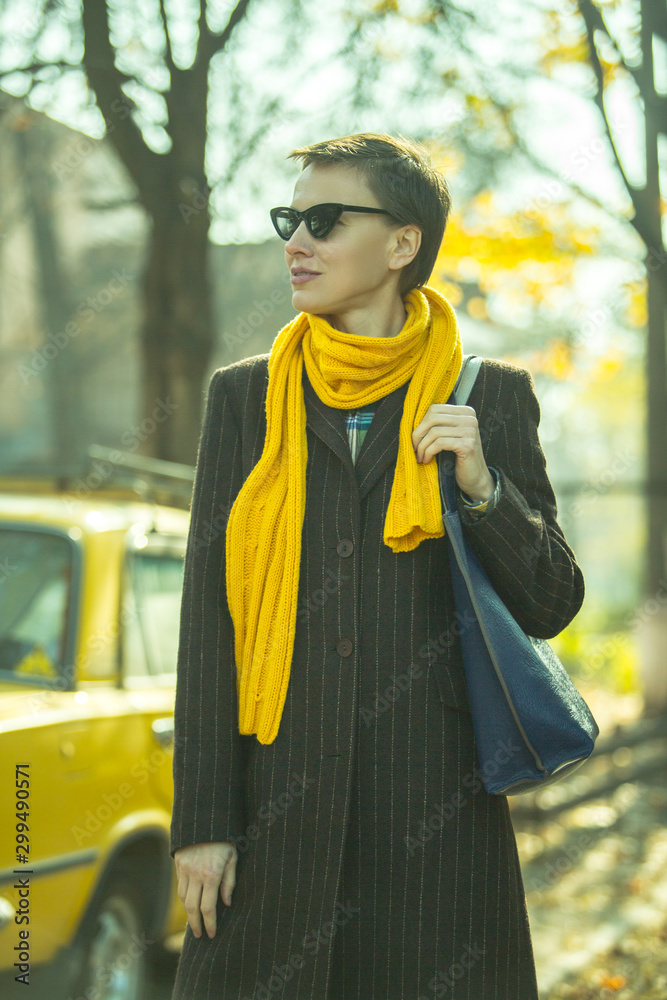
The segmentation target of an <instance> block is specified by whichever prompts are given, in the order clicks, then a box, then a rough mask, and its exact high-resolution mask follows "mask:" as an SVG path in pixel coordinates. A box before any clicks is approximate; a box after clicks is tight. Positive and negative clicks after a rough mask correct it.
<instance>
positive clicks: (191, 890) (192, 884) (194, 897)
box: [179, 879, 203, 938]
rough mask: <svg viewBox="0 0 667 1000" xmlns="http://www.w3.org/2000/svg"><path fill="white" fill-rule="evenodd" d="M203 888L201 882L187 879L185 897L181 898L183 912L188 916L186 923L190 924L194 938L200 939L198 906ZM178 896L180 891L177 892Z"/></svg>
mask: <svg viewBox="0 0 667 1000" xmlns="http://www.w3.org/2000/svg"><path fill="white" fill-rule="evenodd" d="M202 889H203V886H202V884H201V882H199V881H196V880H195V879H189V880H188V884H187V888H186V891H185V895H184V896H181V902H182V903H183V906H184V908H185V912H186V913H187V915H188V923H189V924H190V929H191V931H192V933H193V934H194V936H195V937H196V938H198V937H201V935H202V929H201V913H200V908H199V907H200V904H201V897H202ZM179 896H180V891H179Z"/></svg>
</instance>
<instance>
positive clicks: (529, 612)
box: [458, 367, 584, 639]
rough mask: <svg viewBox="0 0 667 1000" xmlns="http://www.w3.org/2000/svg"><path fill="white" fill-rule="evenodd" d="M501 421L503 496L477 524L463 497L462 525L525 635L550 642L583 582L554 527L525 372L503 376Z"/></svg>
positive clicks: (577, 601)
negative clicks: (504, 382)
mask: <svg viewBox="0 0 667 1000" xmlns="http://www.w3.org/2000/svg"><path fill="white" fill-rule="evenodd" d="M505 381H506V392H505V393H504V394H503V397H504V406H503V410H502V413H503V419H502V420H501V422H500V426H499V429H498V435H499V436H498V440H497V443H496V447H495V448H494V450H493V458H492V459H490V464H491V465H492V466H493V467H494V468H495V469H496V470H497V472H498V475H499V479H500V497H499V500H498V503H497V504H496V506H495V507H494V508H493V509H492V510H490V511H489V512H488V513H486V514H484V515H482V516H480V517H479V518H478V519H473V518H472V517H471V516H470V514H469V512H468V511H467V510H466V507H465V504H464V503H463V501H462V499H461V497H460V496H459V498H458V509H459V513H460V516H461V523H462V525H463V528H464V530H465V531H466V534H467V537H468V539H469V541H470V543H471V544H472V546H473V547H474V549H475V551H476V553H477V555H478V557H479V559H480V562H481V563H482V565H483V567H484V569H485V570H486V573H487V575H488V577H489V579H490V581H491V583H492V584H493V586H494V588H495V590H496V593H497V594H498V595H499V596H500V598H501V599H502V600H503V602H504V603H505V605H506V606H507V608H508V609H509V611H510V612H511V613H512V615H513V616H514V617H515V619H516V620H517V622H518V623H519V625H520V626H521V628H522V629H523V630H524V632H526V633H527V634H528V635H533V636H535V637H536V638H541V639H550V638H553V636H555V635H558V633H559V632H561V631H562V630H563V629H564V628H565V626H566V625H568V624H569V622H570V621H572V619H573V618H574V616H575V615H576V614H577V612H578V611H579V609H580V607H581V605H582V603H583V600H584V578H583V574H582V572H581V569H580V568H579V566H578V565H577V562H576V559H575V556H574V553H573V552H572V549H571V548H570V547H569V545H568V544H567V541H566V540H565V536H564V534H563V532H562V530H561V528H560V526H559V524H558V522H557V520H556V518H557V506H556V498H555V495H554V491H553V488H552V486H551V483H550V482H549V478H548V476H547V471H546V459H545V456H544V452H543V451H542V446H541V444H540V440H539V437H538V432H537V429H538V425H539V422H540V406H539V402H538V399H537V395H536V393H535V384H534V382H533V377H532V375H531V374H530V372H529V371H528V370H527V369H525V368H518V367H512V368H508V369H507V374H506V375H505Z"/></svg>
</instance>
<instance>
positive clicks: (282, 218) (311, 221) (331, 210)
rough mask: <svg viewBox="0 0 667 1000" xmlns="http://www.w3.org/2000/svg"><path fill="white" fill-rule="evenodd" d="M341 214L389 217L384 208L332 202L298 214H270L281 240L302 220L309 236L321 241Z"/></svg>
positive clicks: (278, 210) (274, 211)
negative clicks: (356, 213) (352, 213)
mask: <svg viewBox="0 0 667 1000" xmlns="http://www.w3.org/2000/svg"><path fill="white" fill-rule="evenodd" d="M343 212H374V213H376V214H377V215H391V212H387V211H386V210H385V209H384V208H363V207H362V206H361V205H341V204H339V203H337V202H332V201H331V202H325V203H324V204H322V205H311V206H310V208H306V209H305V210H304V211H303V212H299V211H298V209H296V208H282V207H281V208H272V209H271V213H270V214H271V221H272V222H273V225H274V226H275V230H276V232H277V233H278V236H280V237H282V239H284V240H289V239H290V238H291V237H292V236H293V235H294V233H295V232H296V230H297V229H298V228H299V225H300V223H301V220H302V219H303V221H304V222H305V223H306V226H307V227H308V231H309V233H310V234H311V236H314V237H315V239H316V240H321V239H324V237H325V236H328V234H329V233H330V232H331V230H332V229H333V227H334V226H335V225H336V223H337V222H338V220H339V218H340V217H341V215H342V214H343Z"/></svg>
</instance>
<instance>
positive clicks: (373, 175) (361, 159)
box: [287, 132, 452, 295]
mask: <svg viewBox="0 0 667 1000" xmlns="http://www.w3.org/2000/svg"><path fill="white" fill-rule="evenodd" d="M290 158H292V159H299V158H300V159H302V160H303V166H302V169H305V168H306V167H307V166H309V165H310V164H311V163H314V164H317V165H320V164H321V165H333V164H339V163H342V164H344V165H346V166H350V167H355V168H356V169H357V170H358V171H359V172H360V173H361V174H362V175H363V177H364V178H365V180H366V182H367V184H368V186H369V188H370V189H371V191H372V192H373V194H374V195H375V197H376V198H377V200H378V202H379V203H380V207H381V208H384V209H386V211H387V212H390V213H391V218H390V217H389V216H380V218H384V219H386V220H387V221H388V224H389V225H390V226H395V225H397V224H398V225H399V226H404V225H407V224H408V223H412V224H413V225H416V226H418V227H419V228H420V229H421V232H422V239H421V244H420V247H419V250H418V251H417V253H416V255H415V258H414V260H412V261H410V263H409V264H407V265H406V266H405V267H404V268H402V269H401V276H400V278H399V284H398V290H399V293H400V294H401V295H405V293H406V292H409V291H410V290H411V289H413V288H417V287H419V286H420V285H424V284H426V282H427V281H428V279H429V277H430V275H431V271H432V270H433V266H434V264H435V261H436V258H437V256H438V251H439V250H440V245H441V243H442V238H443V236H444V234H445V226H446V225H447V218H448V216H449V212H450V209H451V205H452V201H451V196H450V193H449V189H448V187H447V182H446V180H445V178H444V177H443V176H442V174H440V173H439V172H438V171H437V170H436V169H435V168H434V167H432V166H431V157H430V153H429V151H428V150H427V148H426V147H425V146H423V145H422V144H421V143H419V142H416V141H414V140H413V139H408V138H407V137H405V136H403V135H399V137H398V138H394V136H391V135H386V134H379V133H377V132H360V133H358V134H357V135H346V136H343V137H342V138H340V139H325V140H324V141H323V142H315V143H313V145H312V146H301V147H299V148H298V149H293V150H292V151H291V153H289V154H288V156H287V159H290Z"/></svg>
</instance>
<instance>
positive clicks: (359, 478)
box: [303, 365, 410, 500]
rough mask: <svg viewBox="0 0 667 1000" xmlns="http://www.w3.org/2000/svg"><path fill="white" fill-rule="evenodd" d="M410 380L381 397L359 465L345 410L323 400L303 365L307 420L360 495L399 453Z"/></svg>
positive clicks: (362, 449)
mask: <svg viewBox="0 0 667 1000" xmlns="http://www.w3.org/2000/svg"><path fill="white" fill-rule="evenodd" d="M409 385H410V380H409V379H408V381H407V382H404V383H403V385H400V386H399V387H398V388H397V389H394V390H393V391H392V392H390V393H389V394H388V395H387V396H383V398H382V399H380V400H378V402H377V406H376V409H375V413H374V414H373V419H372V420H371V425H370V427H369V428H368V430H367V431H366V437H365V438H364V442H363V444H362V446H361V448H360V450H359V454H358V455H357V463H356V466H355V465H354V463H353V462H352V454H351V452H350V445H349V442H348V438H347V428H346V425H345V418H346V415H347V411H346V410H342V409H338V408H337V407H335V406H329V405H328V404H327V403H323V402H322V400H321V399H320V397H319V396H318V395H317V393H316V391H315V389H314V388H313V386H312V384H311V381H310V379H309V378H308V373H307V371H306V366H305V365H304V366H303V390H304V392H303V395H304V403H305V406H306V423H307V424H308V426H310V427H311V429H312V430H313V431H314V433H315V434H317V436H318V437H319V438H321V440H322V441H323V442H324V443H325V444H326V445H328V447H329V448H331V449H332V451H334V452H335V453H336V455H338V457H339V458H340V460H341V462H342V463H343V464H344V465H345V467H346V469H347V470H348V471H349V473H350V476H351V477H352V479H353V481H356V483H357V486H358V489H359V499H360V500H362V499H363V498H364V496H365V495H366V494H367V493H368V492H369V490H371V489H372V487H373V486H374V485H375V483H376V482H377V481H378V479H379V478H380V476H381V475H382V474H383V473H384V471H385V470H386V469H387V467H388V466H389V465H391V464H392V463H393V462H395V461H396V458H397V455H398V431H399V427H400V424H401V417H402V415H403V403H404V401H405V396H406V394H407V391H408V386H409Z"/></svg>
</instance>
